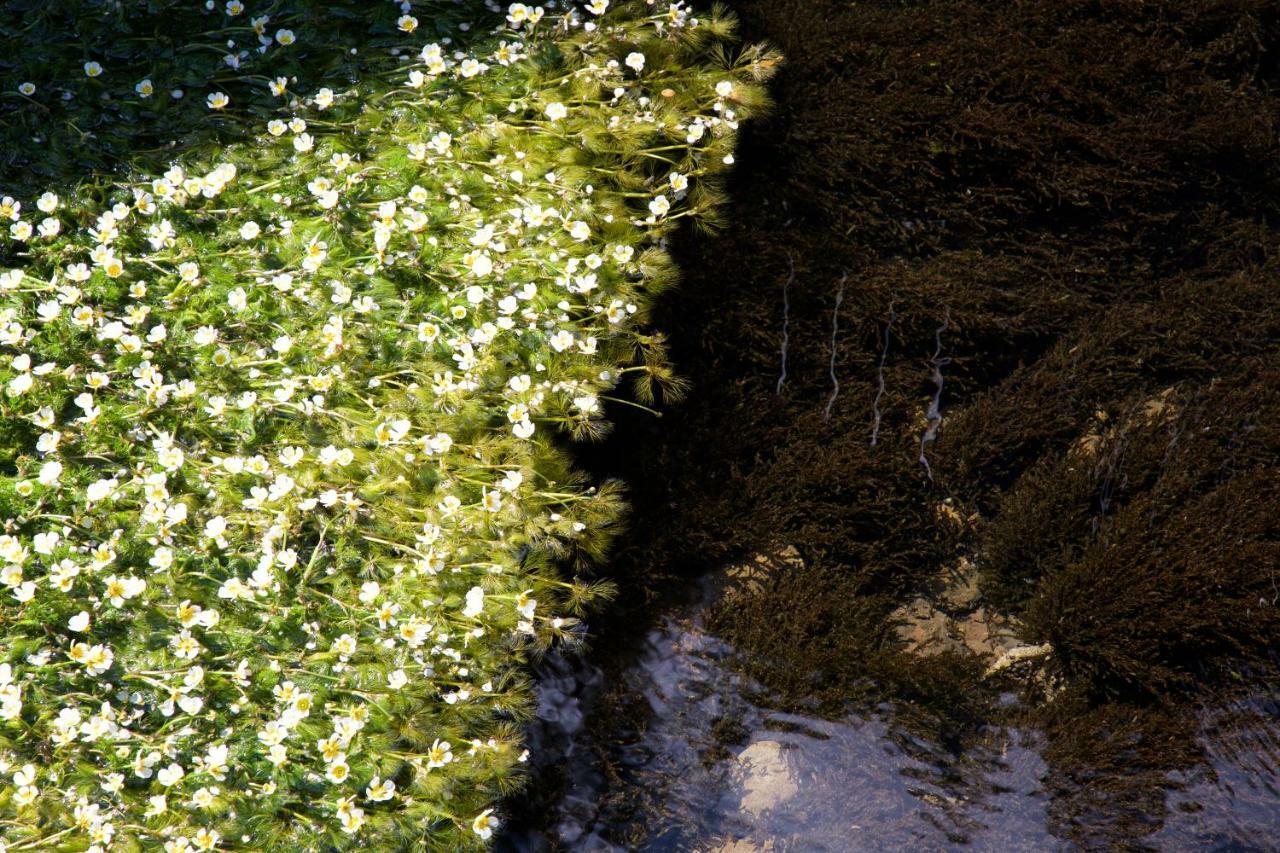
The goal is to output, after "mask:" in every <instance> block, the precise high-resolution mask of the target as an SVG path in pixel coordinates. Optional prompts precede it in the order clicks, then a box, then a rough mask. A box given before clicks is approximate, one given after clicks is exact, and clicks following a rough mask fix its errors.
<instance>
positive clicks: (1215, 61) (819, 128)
mask: <svg viewBox="0 0 1280 853" xmlns="http://www.w3.org/2000/svg"><path fill="white" fill-rule="evenodd" d="M733 7H734V9H735V10H737V11H738V12H739V13H740V15H741V16H742V18H743V20H744V26H745V28H746V30H747V32H748V34H749V35H750V36H751V37H753V38H768V39H770V40H772V41H774V42H775V43H777V45H778V47H779V48H780V49H781V50H782V52H783V53H784V54H785V55H786V56H787V58H788V64H787V66H786V67H785V68H784V69H783V71H782V72H781V73H780V74H779V76H778V78H777V85H776V88H775V92H774V94H775V97H776V99H777V101H778V103H779V108H778V110H777V111H776V113H775V114H774V115H773V116H772V117H770V118H769V119H768V120H766V121H764V122H762V123H759V124H757V125H755V126H754V127H753V128H752V129H751V130H750V131H749V133H748V135H747V137H746V138H745V139H744V150H743V153H742V155H741V157H740V162H741V167H740V170H739V172H738V173H737V179H736V180H735V182H734V184H733V185H732V186H731V190H732V192H733V198H734V206H733V207H732V208H731V210H730V217H729V218H730V221H731V225H730V227H729V228H728V229H726V231H725V232H724V234H723V236H721V237H719V238H718V239H717V240H714V241H712V242H711V243H710V244H708V243H707V242H706V241H702V240H699V241H698V242H697V243H696V244H695V243H692V242H691V243H689V244H687V245H686V247H685V249H684V250H683V253H682V263H683V264H687V265H688V270H689V271H688V276H689V280H690V282H691V286H690V287H688V288H686V289H682V290H681V291H680V293H679V294H678V296H673V298H671V299H669V300H666V301H665V302H664V304H663V306H662V309H661V310H660V311H659V313H658V315H657V318H656V323H657V324H658V325H659V326H660V327H662V328H663V329H665V330H668V331H669V332H670V333H671V338H672V341H673V357H674V360H675V362H676V363H677V364H678V365H679V366H680V369H681V370H682V372H684V373H685V374H686V375H687V376H688V377H689V379H690V380H691V382H692V385H693V388H694V389H695V391H694V393H693V394H691V395H690V399H689V401H688V402H687V403H685V404H684V405H683V406H682V407H677V408H676V409H674V410H673V412H672V413H671V415H670V416H669V417H667V418H664V419H663V421H661V422H652V421H646V420H645V419H644V418H643V417H638V418H636V419H634V421H631V420H628V421H627V422H625V423H622V424H620V429H619V432H618V434H617V436H616V442H617V444H616V447H618V448H625V447H630V446H634V445H636V444H642V445H644V446H647V447H652V448H653V455H652V458H650V457H649V456H648V455H646V457H645V459H644V460H643V462H633V461H631V460H630V459H629V458H628V457H626V456H625V455H623V454H621V453H616V454H610V453H609V451H608V449H607V448H606V450H605V452H603V453H602V454H601V455H600V456H599V457H598V459H597V461H596V463H595V464H596V465H597V468H598V470H600V471H602V472H608V473H618V474H621V475H622V476H624V477H628V478H630V479H632V480H634V481H635V482H636V487H637V490H638V491H637V493H636V495H635V503H636V505H637V507H638V508H639V510H638V514H637V516H636V518H635V520H634V521H635V529H636V530H637V531H639V533H638V535H636V536H635V537H633V538H629V539H628V540H627V541H626V542H625V543H624V544H623V547H622V550H621V553H620V555H619V558H618V559H617V560H616V561H615V566H616V570H617V572H618V579H619V582H620V583H621V584H622V585H623V588H624V590H625V591H626V594H625V595H624V596H622V597H621V598H620V601H622V602H625V603H628V604H632V605H634V609H633V610H632V611H631V613H632V615H633V616H634V615H636V614H640V615H639V616H638V617H637V618H639V619H642V618H643V608H644V607H645V606H646V605H645V604H644V602H645V601H646V595H645V593H646V592H649V593H651V592H652V591H654V590H657V589H660V587H659V586H657V585H656V584H655V582H654V579H655V578H661V577H667V578H670V577H672V576H677V577H678V576H679V575H680V573H681V572H691V571H703V570H705V569H706V568H707V567H709V566H715V565H717V564H719V563H721V562H723V561H725V560H728V559H731V558H733V557H735V556H737V555H739V554H741V553H743V552H744V551H745V552H746V553H750V550H751V549H755V548H767V547H769V546H771V545H775V544H779V543H781V544H790V545H794V546H795V547H797V548H798V549H799V550H800V551H801V553H802V555H803V557H804V559H805V564H806V565H805V568H804V569H803V570H796V571H791V572H788V573H786V574H784V575H782V576H780V577H779V578H778V579H777V581H776V583H775V584H774V585H773V586H772V587H771V588H769V589H767V590H765V591H763V592H762V593H761V594H760V595H759V596H758V597H757V599H756V600H755V601H754V602H753V603H752V604H751V605H750V606H742V604H741V602H740V601H739V602H738V605H737V606H735V607H734V608H732V609H731V610H726V611H725V612H723V613H721V614H719V618H718V619H717V625H716V628H717V630H719V631H720V632H722V634H723V635H724V636H725V637H727V638H728V639H730V640H732V641H733V642H734V643H735V644H737V645H738V646H739V648H740V649H741V650H742V651H743V652H744V654H745V656H746V657H747V658H748V660H749V661H751V665H752V669H753V674H754V675H756V676H757V677H759V678H760V679H761V680H762V681H763V682H764V683H765V684H766V685H767V686H768V687H770V688H772V689H774V690H776V691H780V693H781V695H783V696H785V697H786V698H787V701H790V702H793V703H797V704H802V705H804V706H805V707H811V703H812V702H814V701H815V700H816V701H819V702H821V703H822V704H823V706H824V707H825V708H826V709H828V710H829V711H831V712H832V713H840V712H841V709H842V708H844V707H846V705H845V703H846V702H848V701H849V700H850V699H856V698H859V697H868V696H869V697H870V698H871V699H873V700H876V699H879V698H881V697H883V696H884V695H885V694H886V693H887V694H888V695H890V696H891V697H892V698H895V699H898V700H905V701H908V702H913V703H915V704H916V705H917V706H919V707H921V708H922V709H923V710H924V712H925V713H926V714H927V715H928V716H930V717H932V718H934V720H935V722H934V725H935V726H936V727H937V729H938V733H940V734H941V735H942V737H943V741H942V742H943V743H949V744H959V743H961V742H962V741H963V738H964V736H965V732H966V731H970V730H971V729H972V727H973V726H975V725H977V724H980V723H981V722H983V721H990V720H997V719H1001V717H1000V715H999V713H997V712H996V710H995V708H994V698H995V694H994V691H993V692H990V693H989V692H987V691H985V690H983V689H982V688H981V687H980V686H979V685H980V683H981V676H982V672H983V666H982V664H981V663H980V662H978V661H971V660H965V659H957V658H955V657H951V656H946V657H942V658H934V659H919V658H914V657H911V656H904V655H902V654H900V650H901V644H900V642H899V641H898V639H897V637H896V635H895V633H894V630H893V625H892V624H890V623H889V620H888V616H889V614H890V613H891V612H892V611H893V610H894V608H895V607H897V606H899V605H901V604H903V603H905V602H908V601H910V600H911V599H912V598H913V597H914V596H916V595H919V594H926V595H927V594H932V593H935V592H937V591H938V589H940V588H941V587H942V586H943V585H944V584H945V582H946V581H947V579H948V578H949V577H951V576H952V570H953V569H955V568H957V567H958V566H959V561H960V558H962V557H963V558H967V559H969V560H971V561H972V562H973V563H974V564H976V566H977V568H978V570H979V572H980V573H981V588H982V591H983V594H984V598H983V599H981V600H979V601H978V602H976V605H983V606H987V607H997V608H999V609H1001V610H1003V611H1005V612H1007V613H1011V614H1013V615H1016V616H1019V617H1022V619H1023V621H1024V629H1023V639H1024V640H1025V641H1027V642H1029V643H1050V644H1051V645H1052V647H1053V649H1054V651H1053V654H1052V655H1051V656H1050V657H1049V658H1048V660H1047V661H1046V662H1045V667H1046V668H1047V672H1048V674H1049V675H1050V677H1051V681H1052V682H1053V683H1055V684H1057V685H1059V686H1060V687H1061V688H1063V690H1064V692H1061V693H1059V694H1057V698H1056V701H1055V702H1054V703H1051V704H1049V705H1047V706H1043V707H1044V708H1045V711H1044V712H1042V715H1041V716H1040V718H1039V721H1040V722H1042V723H1045V724H1046V725H1047V726H1048V731H1049V733H1050V735H1051V742H1050V743H1051V745H1050V749H1049V751H1048V752H1047V755H1046V757H1047V760H1048V761H1049V763H1050V771H1049V775H1048V776H1047V778H1046V785H1047V786H1048V789H1049V790H1050V791H1051V792H1052V793H1053V795H1054V797H1055V802H1054V806H1053V809H1052V817H1053V821H1054V825H1053V826H1052V829H1053V831H1054V832H1056V833H1058V834H1059V835H1061V836H1063V837H1068V838H1073V839H1075V840H1076V841H1079V842H1082V843H1086V844H1094V845H1098V846H1107V845H1111V844H1129V843H1134V840H1135V839H1140V838H1141V837H1143V836H1144V835H1146V834H1147V833H1149V832H1151V831H1153V829H1155V828H1156V827H1158V826H1159V824H1160V820H1161V818H1162V816H1163V813H1164V812H1163V809H1164V794H1163V789H1162V787H1161V786H1162V785H1164V784H1166V780H1167V774H1168V772H1169V771H1170V770H1171V769H1174V768H1187V767H1188V766H1191V765H1193V764H1194V763H1195V762H1196V761H1197V760H1198V756H1197V750H1198V746H1197V744H1196V741H1195V731H1196V718H1195V716H1194V713H1193V712H1194V708H1193V704H1194V703H1195V702H1196V701H1197V697H1200V698H1202V699H1203V701H1206V702H1208V701H1215V700H1214V695H1221V691H1225V690H1227V689H1229V688H1230V685H1233V684H1235V685H1241V686H1242V687H1245V688H1256V687H1257V686H1258V684H1259V683H1260V682H1259V681H1258V680H1257V677H1258V676H1260V675H1263V674H1265V673H1268V672H1272V671H1273V669H1272V665H1273V663H1272V662H1273V658H1274V650H1275V638H1276V637H1277V635H1278V634H1277V632H1278V630H1280V611H1278V610H1277V604H1278V603H1280V602H1278V598H1277V596H1278V595H1280V592H1278V589H1277V586H1276V583H1277V581H1276V578H1275V568H1276V566H1277V564H1278V563H1280V527H1278V526H1277V525H1278V522H1277V516H1276V513H1275V510H1274V508H1275V506H1276V499H1277V493H1276V486H1275V482H1276V479H1277V473H1278V471H1277V461H1278V460H1280V431H1278V429H1277V425H1278V424H1280V397H1278V396H1277V379H1280V374H1278V373H1277V370H1278V369H1280V289H1278V288H1277V284H1276V282H1277V277H1278V273H1280V256H1278V255H1277V252H1276V246H1277V237H1278V236H1280V230H1278V229H1280V62H1278V59H1277V57H1280V11H1278V10H1277V7H1276V5H1275V4H1274V3H1271V2H1263V0H1174V2H1101V3H1100V2H1093V0H1008V2H972V0H926V2H888V1H887V0H886V2H865V3H848V2H843V0H740V2H736V3H734V4H733ZM747 256H749V257H752V258H753V259H755V260H754V262H753V263H751V264H749V265H747V266H746V267H743V268H738V269H736V270H735V272H734V274H733V275H732V276H728V277H726V276H725V275H724V273H723V271H724V270H725V269H726V267H728V266H729V265H730V264H731V262H732V261H733V260H734V259H738V258H742V257H747ZM842 284H843V290H842V289H841V288H842ZM838 297H839V298H838ZM833 321H834V328H833ZM784 330H785V331H784ZM784 340H785V341H786V342H787V343H786V346H787V362H786V377H785V380H784V381H780V379H781V373H782V350H783V346H784V343H783V342H784ZM833 349H834V361H833V356H832V354H833ZM882 365H883V371H881V366H882ZM833 373H834V378H835V380H836V381H838V391H837V387H836V385H835V383H833ZM881 378H883V392H881V390H880V389H881V385H880V381H879V380H880V379H881ZM939 383H941V389H940V394H939V393H938V392H939ZM935 394H938V396H937V398H936V399H937V402H938V407H937V410H936V414H937V415H938V416H939V417H938V418H935V419H934V421H935V422H936V423H937V426H938V429H937V431H936V435H935V438H936V440H932V441H927V442H923V444H922V440H923V439H924V438H925V437H926V435H927V434H929V431H930V430H929V428H930V423H931V421H930V408H931V404H932V403H933V402H934V400H935ZM877 411H878V412H879V429H878V431H876V428H875V425H876V423H877V414H876V413H877ZM828 412H829V417H827V413H828ZM873 435H874V436H875V441H874V443H873V441H872V438H873ZM922 450H923V453H924V456H925V458H926V459H927V461H928V468H926V466H925V465H924V464H922V462H921V454H922ZM641 472H643V473H644V475H645V476H644V478H640V477H639V476H638V475H639V474H640V473H641ZM673 507H679V510H680V511H679V512H678V513H676V512H674V511H673V509H672V508H673ZM673 555H674V556H673ZM1261 683H1262V684H1265V682H1261ZM1202 690H1203V691H1206V692H1208V693H1210V694H1212V695H1207V696H1201V693H1200V691H1202ZM1035 698H1036V699H1037V701H1039V700H1040V699H1043V698H1044V697H1043V695H1041V696H1038V697H1035ZM617 712H618V713H625V714H631V713H634V710H633V709H632V708H629V707H622V708H619V709H617ZM625 809H626V805H625V804H619V805H618V810H617V812H616V813H615V814H616V815H620V817H619V820H620V821H625V819H626V811H625ZM957 832H960V833H961V834H963V830H962V828H961V829H957ZM1230 840H1231V839H1230V838H1229V837H1222V838H1216V837H1215V838H1209V839H1207V840H1205V844H1206V845H1207V846H1209V845H1212V844H1226V843H1227V842H1229V841H1230ZM1236 840H1237V841H1241V839H1236ZM1241 843H1247V842H1241Z"/></svg>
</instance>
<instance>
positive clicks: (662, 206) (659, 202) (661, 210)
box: [649, 193, 671, 217]
mask: <svg viewBox="0 0 1280 853" xmlns="http://www.w3.org/2000/svg"><path fill="white" fill-rule="evenodd" d="M669 210H671V202H669V201H667V197H666V196H665V195H662V194H661V193H659V194H658V195H656V196H654V197H653V201H651V202H649V212H650V213H652V214H653V215H654V216H657V217H663V216H666V215H667V211H669Z"/></svg>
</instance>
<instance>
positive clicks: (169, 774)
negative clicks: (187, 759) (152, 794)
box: [156, 762, 187, 788]
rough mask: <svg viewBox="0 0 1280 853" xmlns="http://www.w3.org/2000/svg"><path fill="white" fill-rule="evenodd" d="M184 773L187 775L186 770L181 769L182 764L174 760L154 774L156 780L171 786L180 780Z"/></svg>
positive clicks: (168, 786) (167, 786)
mask: <svg viewBox="0 0 1280 853" xmlns="http://www.w3.org/2000/svg"><path fill="white" fill-rule="evenodd" d="M185 775H187V771H185V770H183V769H182V765H181V764H178V763H177V762H174V763H173V764H170V765H169V766H168V767H165V768H164V769H163V770H161V771H160V772H159V773H157V774H156V781H157V782H159V783H160V784H161V785H164V786H165V787H166V788H172V787H173V786H174V785H176V784H178V783H179V782H181V781H182V777H183V776H185Z"/></svg>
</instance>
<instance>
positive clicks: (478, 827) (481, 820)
mask: <svg viewBox="0 0 1280 853" xmlns="http://www.w3.org/2000/svg"><path fill="white" fill-rule="evenodd" d="M596 2H597V3H605V4H606V5H607V4H608V0H596ZM601 11H604V10H603V9H601ZM596 14H599V12H597V13H596ZM498 823H499V822H498V819H497V818H495V817H494V816H493V809H485V810H484V811H482V812H480V814H478V815H476V817H475V820H473V821H471V831H472V832H474V833H475V834H476V835H478V836H480V837H481V838H482V839H484V840H485V841H488V840H489V838H490V837H491V836H492V835H493V831H494V830H495V829H497V828H498Z"/></svg>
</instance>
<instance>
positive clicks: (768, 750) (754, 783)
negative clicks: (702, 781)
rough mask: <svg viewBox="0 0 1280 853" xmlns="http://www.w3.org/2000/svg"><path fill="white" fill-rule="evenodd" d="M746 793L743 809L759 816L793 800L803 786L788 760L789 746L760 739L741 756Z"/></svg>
mask: <svg viewBox="0 0 1280 853" xmlns="http://www.w3.org/2000/svg"><path fill="white" fill-rule="evenodd" d="M738 769H739V772H740V773H742V787H743V789H744V790H745V793H744V794H743V797H742V802H741V808H742V810H743V811H744V812H746V813H748V814H750V815H753V816H758V815H760V814H763V813H764V812H765V811H767V810H769V809H772V808H775V807H776V806H779V805H781V804H783V803H785V802H786V801H787V800H790V799H791V798H792V797H794V796H795V795H796V794H797V793H799V791H800V784H799V782H797V781H796V778H795V776H794V774H793V773H792V770H791V765H790V762H788V761H787V755H786V747H785V746H783V744H781V743H780V742H778V741H776V740H759V741H756V742H755V743H753V744H751V745H750V746H748V747H747V748H746V749H744V750H743V751H742V752H741V753H739V754H738Z"/></svg>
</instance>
